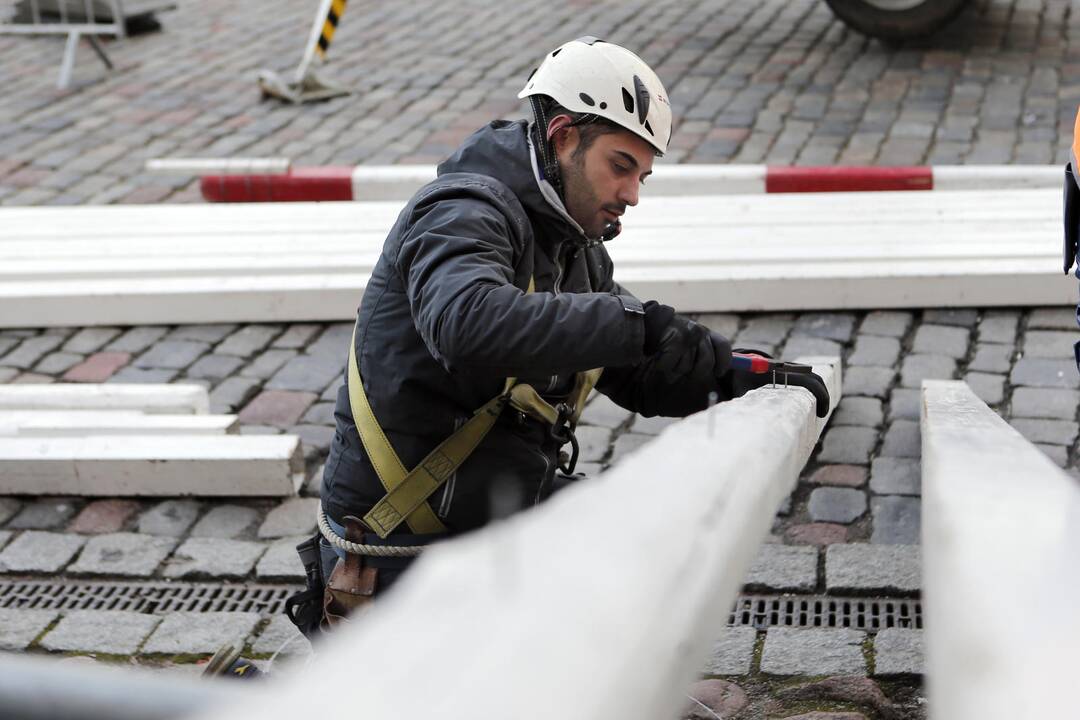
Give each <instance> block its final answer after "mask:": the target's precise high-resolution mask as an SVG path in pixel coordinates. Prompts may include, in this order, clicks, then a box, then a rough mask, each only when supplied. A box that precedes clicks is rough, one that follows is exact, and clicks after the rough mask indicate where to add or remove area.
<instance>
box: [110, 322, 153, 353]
mask: <svg viewBox="0 0 1080 720" xmlns="http://www.w3.org/2000/svg"><path fill="white" fill-rule="evenodd" d="M167 332H168V328H164V327H160V326H157V325H140V326H139V327H133V328H131V329H130V330H128V331H127V332H125V333H124V334H123V335H121V336H120V337H118V338H116V339H115V340H113V341H112V342H110V343H109V344H108V345H106V346H105V349H106V350H109V351H110V352H126V353H132V354H135V353H140V352H142V351H143V350H145V349H146V348H148V347H150V346H151V345H153V344H154V343H156V342H157V341H158V340H160V339H161V338H162V337H164V336H165V333H167Z"/></svg>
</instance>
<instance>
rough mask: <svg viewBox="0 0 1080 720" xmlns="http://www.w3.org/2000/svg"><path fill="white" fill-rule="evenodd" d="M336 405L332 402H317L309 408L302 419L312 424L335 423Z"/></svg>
mask: <svg viewBox="0 0 1080 720" xmlns="http://www.w3.org/2000/svg"><path fill="white" fill-rule="evenodd" d="M334 406H335V403H332V402H320V403H315V404H314V405H312V406H311V407H309V408H308V409H307V412H305V413H304V417H303V418H301V420H302V421H303V422H304V423H309V424H312V425H333V424H334Z"/></svg>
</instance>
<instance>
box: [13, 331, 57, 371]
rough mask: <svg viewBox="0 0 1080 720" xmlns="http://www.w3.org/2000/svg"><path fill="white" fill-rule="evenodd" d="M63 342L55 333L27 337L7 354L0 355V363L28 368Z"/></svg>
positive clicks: (22, 368)
mask: <svg viewBox="0 0 1080 720" xmlns="http://www.w3.org/2000/svg"><path fill="white" fill-rule="evenodd" d="M63 342H64V338H62V337H57V336H55V335H39V336H37V337H32V338H27V339H25V340H23V341H22V342H21V343H19V344H18V345H16V346H15V349H14V350H12V351H10V352H9V353H8V354H7V355H4V356H3V357H0V365H4V366H7V367H15V368H19V369H20V370H29V369H30V368H31V367H33V366H34V364H35V363H37V361H38V360H40V359H41V358H43V357H44V356H45V355H47V354H48V353H50V352H52V351H53V350H55V349H56V348H57V347H59V346H60V344H61V343H63Z"/></svg>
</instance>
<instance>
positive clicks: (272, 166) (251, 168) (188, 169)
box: [146, 157, 292, 177]
mask: <svg viewBox="0 0 1080 720" xmlns="http://www.w3.org/2000/svg"><path fill="white" fill-rule="evenodd" d="M291 166H292V161H291V160H289V158H285V157H270V158H153V159H151V160H147V161H146V172H148V173H153V174H155V175H180V176H188V177H189V176H192V175H201V174H208V175H211V174H216V175H249V174H250V175H284V174H285V173H287V172H289V168H290V167H291Z"/></svg>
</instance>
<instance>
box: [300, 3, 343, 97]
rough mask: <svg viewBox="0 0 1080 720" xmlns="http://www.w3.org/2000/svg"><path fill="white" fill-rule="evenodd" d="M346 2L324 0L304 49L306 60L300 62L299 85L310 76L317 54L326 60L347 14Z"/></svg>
mask: <svg viewBox="0 0 1080 720" xmlns="http://www.w3.org/2000/svg"><path fill="white" fill-rule="evenodd" d="M345 2H346V0H322V2H321V3H320V4H319V12H318V14H317V15H316V16H315V22H314V23H313V24H312V26H311V35H310V36H309V38H308V44H307V47H306V48H304V59H303V60H301V61H300V67H298V68H296V82H297V83H299V82H302V81H303V80H304V77H305V76H306V75H307V74H308V68H309V67H310V66H311V61H312V60H314V59H315V55H316V53H317V54H318V55H319V59H320V60H326V50H327V48H329V47H330V41H331V40H333V39H334V32H335V31H336V30H337V26H338V23H340V22H341V16H342V14H344V12H345Z"/></svg>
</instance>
